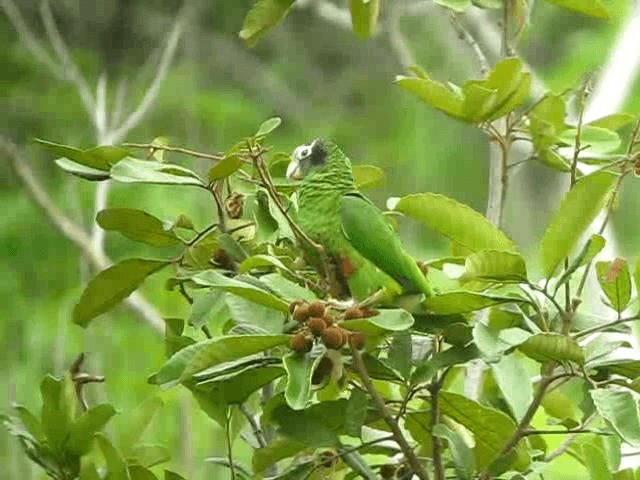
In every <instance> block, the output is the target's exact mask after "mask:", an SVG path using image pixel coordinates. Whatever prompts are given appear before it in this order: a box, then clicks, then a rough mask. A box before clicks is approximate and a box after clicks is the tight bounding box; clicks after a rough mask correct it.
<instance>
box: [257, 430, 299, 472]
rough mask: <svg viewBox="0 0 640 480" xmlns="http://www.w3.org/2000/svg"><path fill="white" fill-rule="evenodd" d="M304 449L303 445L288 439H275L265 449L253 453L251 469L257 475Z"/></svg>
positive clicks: (258, 449)
mask: <svg viewBox="0 0 640 480" xmlns="http://www.w3.org/2000/svg"><path fill="white" fill-rule="evenodd" d="M305 448H306V446H305V444H304V443H301V442H296V441H294V440H290V439H288V438H276V439H275V440H272V441H271V442H270V443H269V444H268V445H267V446H266V447H263V448H257V449H255V450H254V451H253V458H252V460H251V466H252V467H253V471H254V472H255V473H256V474H259V473H262V472H264V471H265V470H266V469H267V468H269V467H270V466H271V465H275V464H276V463H277V462H279V461H280V460H284V459H285V458H290V457H293V456H295V455H296V454H297V453H299V452H300V451H302V450H304V449H305Z"/></svg>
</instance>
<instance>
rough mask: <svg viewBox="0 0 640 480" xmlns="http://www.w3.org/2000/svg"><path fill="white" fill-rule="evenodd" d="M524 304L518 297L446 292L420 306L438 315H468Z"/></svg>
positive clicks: (430, 298)
mask: <svg viewBox="0 0 640 480" xmlns="http://www.w3.org/2000/svg"><path fill="white" fill-rule="evenodd" d="M519 302H520V303H521V302H525V300H524V299H523V298H519V297H505V296H499V295H490V294H486V293H476V292H467V291H455V292H447V293H443V294H441V295H434V296H433V297H429V298H427V299H426V300H425V301H424V302H422V305H423V306H424V307H425V308H426V309H427V310H431V311H432V312H434V313H436V314H438V315H452V314H456V313H468V312H474V311H476V310H482V309H483V308H487V307H493V306H495V305H500V304H503V303H519Z"/></svg>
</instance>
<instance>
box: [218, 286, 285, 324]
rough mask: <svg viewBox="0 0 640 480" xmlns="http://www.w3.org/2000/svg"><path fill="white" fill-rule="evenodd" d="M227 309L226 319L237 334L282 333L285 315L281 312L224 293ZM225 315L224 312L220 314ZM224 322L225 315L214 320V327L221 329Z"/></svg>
mask: <svg viewBox="0 0 640 480" xmlns="http://www.w3.org/2000/svg"><path fill="white" fill-rule="evenodd" d="M225 301H226V305H227V307H228V315H226V317H227V318H229V317H230V318H231V319H232V320H233V321H234V322H235V323H236V327H234V330H235V329H236V328H237V329H239V330H237V333H239V332H242V333H251V332H253V333H282V328H283V326H284V322H285V320H286V318H287V315H286V314H285V313H284V312H282V311H277V310H273V309H272V308H268V307H264V306H262V305H259V304H257V303H253V302H252V301H250V300H246V299H244V298H242V297H238V296H237V295H234V294H232V293H225ZM222 313H225V312H222ZM222 322H226V319H225V315H219V316H218V318H216V324H215V325H216V326H218V327H221V326H222V325H224V323H222Z"/></svg>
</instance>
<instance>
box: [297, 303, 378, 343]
mask: <svg viewBox="0 0 640 480" xmlns="http://www.w3.org/2000/svg"><path fill="white" fill-rule="evenodd" d="M289 312H290V313H291V316H292V317H293V318H294V320H295V321H296V322H298V323H299V324H300V325H301V328H300V330H299V332H298V334H297V335H295V336H294V337H293V338H292V340H291V348H292V349H293V350H295V351H297V352H308V351H309V350H310V349H311V348H312V347H313V342H314V339H318V340H319V341H321V342H322V343H323V344H324V345H325V347H327V348H330V349H332V350H340V349H341V348H342V347H344V346H346V345H353V346H354V347H355V348H358V349H360V348H363V347H364V344H365V336H364V334H363V333H361V332H351V331H349V330H346V329H344V328H342V327H341V326H340V325H339V324H340V321H339V320H338V319H336V317H335V316H334V315H333V314H332V313H329V309H328V308H327V306H326V305H325V304H324V303H323V302H319V301H316V302H312V303H306V302H303V301H300V300H296V301H294V302H291V304H290V305H289ZM377 314H378V312H377V310H372V309H367V308H360V307H351V308H348V309H347V310H346V311H345V312H344V314H343V315H342V320H352V319H355V318H366V317H370V316H373V315H377ZM294 339H295V345H294Z"/></svg>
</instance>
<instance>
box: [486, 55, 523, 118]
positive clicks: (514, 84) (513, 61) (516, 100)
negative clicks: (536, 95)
mask: <svg viewBox="0 0 640 480" xmlns="http://www.w3.org/2000/svg"><path fill="white" fill-rule="evenodd" d="M522 68H523V64H522V60H520V59H519V58H518V57H509V58H505V59H503V60H500V61H499V62H498V63H497V64H496V66H495V67H494V68H493V70H491V72H489V75H488V77H487V79H486V80H484V81H483V82H482V84H483V85H484V87H485V88H489V89H494V90H495V91H496V92H497V98H496V102H495V106H494V108H493V109H492V110H491V111H490V114H489V116H488V117H487V118H483V120H485V119H486V120H495V119H498V118H500V117H503V116H505V115H506V114H507V113H510V112H512V111H513V110H515V109H516V108H517V107H519V106H520V105H521V104H522V103H524V101H525V100H526V99H527V98H528V97H529V89H530V86H531V75H530V74H529V73H525V72H523V71H522Z"/></svg>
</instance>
